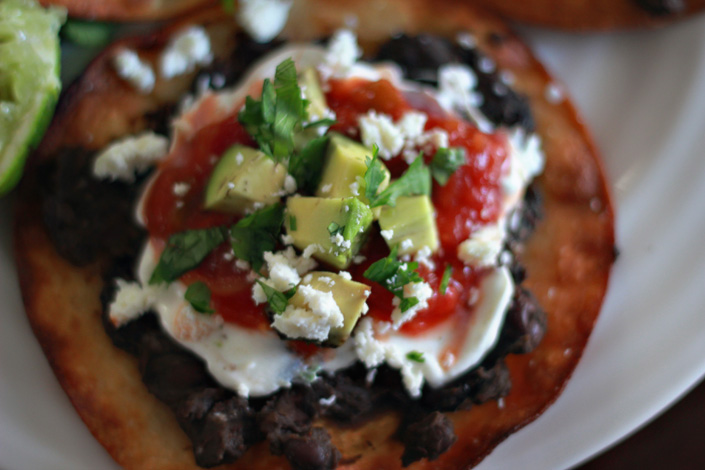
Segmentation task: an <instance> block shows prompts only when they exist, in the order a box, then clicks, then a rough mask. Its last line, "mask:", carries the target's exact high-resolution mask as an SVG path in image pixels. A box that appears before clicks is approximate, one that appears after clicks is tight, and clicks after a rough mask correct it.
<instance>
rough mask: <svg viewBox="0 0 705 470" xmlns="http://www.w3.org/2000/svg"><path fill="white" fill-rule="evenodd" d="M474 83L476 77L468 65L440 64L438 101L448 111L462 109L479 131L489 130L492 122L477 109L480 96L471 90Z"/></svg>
mask: <svg viewBox="0 0 705 470" xmlns="http://www.w3.org/2000/svg"><path fill="white" fill-rule="evenodd" d="M476 85H477V77H476V76H475V73H474V72H473V71H472V70H471V69H470V68H469V67H468V66H466V65H459V64H447V65H442V66H441V67H440V68H439V69H438V94H437V98H438V102H439V103H440V104H441V106H443V107H444V108H446V109H447V110H449V111H453V110H459V111H462V112H463V113H465V114H467V116H468V117H470V118H471V119H472V120H473V121H475V123H476V124H477V127H478V128H479V129H480V130H481V131H483V132H490V131H492V129H493V126H492V123H491V122H490V121H489V120H488V119H487V118H486V117H485V116H484V115H483V114H482V113H481V112H480V111H479V109H478V107H479V106H480V104H481V103H482V96H481V95H480V94H478V93H475V92H473V89H474V88H475V86H476Z"/></svg>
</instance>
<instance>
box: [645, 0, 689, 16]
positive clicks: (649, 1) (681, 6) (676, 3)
mask: <svg viewBox="0 0 705 470" xmlns="http://www.w3.org/2000/svg"><path fill="white" fill-rule="evenodd" d="M634 3H636V5H637V6H638V7H640V8H642V9H643V10H644V11H646V12H647V13H650V14H652V15H654V16H667V15H674V14H676V13H682V12H683V11H685V8H686V1H685V0H634Z"/></svg>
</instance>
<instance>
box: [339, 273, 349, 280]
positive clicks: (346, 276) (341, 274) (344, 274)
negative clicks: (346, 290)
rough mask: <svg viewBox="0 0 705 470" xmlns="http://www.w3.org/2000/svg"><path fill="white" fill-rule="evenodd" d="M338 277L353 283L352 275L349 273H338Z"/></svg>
mask: <svg viewBox="0 0 705 470" xmlns="http://www.w3.org/2000/svg"><path fill="white" fill-rule="evenodd" d="M338 276H340V277H342V278H343V279H347V280H348V281H352V275H351V274H350V273H349V272H347V271H340V272H339V273H338Z"/></svg>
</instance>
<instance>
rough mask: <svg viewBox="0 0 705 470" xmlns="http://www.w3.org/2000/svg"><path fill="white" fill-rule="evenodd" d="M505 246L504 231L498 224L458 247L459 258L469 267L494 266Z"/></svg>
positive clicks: (477, 233) (483, 230)
mask: <svg viewBox="0 0 705 470" xmlns="http://www.w3.org/2000/svg"><path fill="white" fill-rule="evenodd" d="M503 246H504V230H502V229H501V228H500V227H499V225H497V224H493V225H487V226H485V227H482V228H481V229H479V230H477V231H476V232H474V233H473V234H472V235H471V236H470V238H468V239H467V240H465V241H464V242H462V243H461V244H460V245H458V258H459V259H460V260H461V261H462V262H463V263H465V264H466V265H468V266H478V267H486V266H492V265H494V264H495V263H496V262H497V256H499V253H500V252H501V251H502V247H503Z"/></svg>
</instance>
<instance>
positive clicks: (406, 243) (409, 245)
mask: <svg viewBox="0 0 705 470" xmlns="http://www.w3.org/2000/svg"><path fill="white" fill-rule="evenodd" d="M399 248H401V249H402V250H405V251H406V250H411V249H413V248H414V242H413V241H412V240H411V238H405V239H404V240H402V241H401V244H400V245H399Z"/></svg>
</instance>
